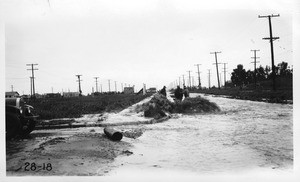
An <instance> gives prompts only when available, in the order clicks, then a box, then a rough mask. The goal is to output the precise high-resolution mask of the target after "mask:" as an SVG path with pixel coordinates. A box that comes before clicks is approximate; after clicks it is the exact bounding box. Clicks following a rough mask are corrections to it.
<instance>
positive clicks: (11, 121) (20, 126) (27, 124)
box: [5, 98, 38, 139]
mask: <svg viewBox="0 0 300 182" xmlns="http://www.w3.org/2000/svg"><path fill="white" fill-rule="evenodd" d="M5 116H6V121H5V125H6V126H5V131H6V139H11V138H14V137H16V136H17V135H19V136H27V135H29V134H30V133H31V132H32V131H33V130H34V128H35V125H36V118H37V117H38V116H37V115H36V114H35V113H34V108H33V107H32V106H30V105H27V104H25V102H24V100H23V99H22V98H6V99H5Z"/></svg>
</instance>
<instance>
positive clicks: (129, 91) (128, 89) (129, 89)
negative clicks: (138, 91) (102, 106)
mask: <svg viewBox="0 0 300 182" xmlns="http://www.w3.org/2000/svg"><path fill="white" fill-rule="evenodd" d="M124 94H134V87H124Z"/></svg>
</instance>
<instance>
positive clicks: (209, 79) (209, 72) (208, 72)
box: [208, 69, 210, 89]
mask: <svg viewBox="0 0 300 182" xmlns="http://www.w3.org/2000/svg"><path fill="white" fill-rule="evenodd" d="M208 89H210V69H208Z"/></svg>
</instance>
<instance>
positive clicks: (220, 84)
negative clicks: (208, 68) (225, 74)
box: [220, 73, 222, 87]
mask: <svg viewBox="0 0 300 182" xmlns="http://www.w3.org/2000/svg"><path fill="white" fill-rule="evenodd" d="M220 86H221V87H222V73H220Z"/></svg>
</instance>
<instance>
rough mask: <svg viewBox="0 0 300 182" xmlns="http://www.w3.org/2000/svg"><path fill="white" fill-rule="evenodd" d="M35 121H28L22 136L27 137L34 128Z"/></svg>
mask: <svg viewBox="0 0 300 182" xmlns="http://www.w3.org/2000/svg"><path fill="white" fill-rule="evenodd" d="M28 116H33V114H29V115H28ZM35 125H36V121H35V120H34V119H30V120H29V123H28V125H27V128H26V129H23V130H22V135H23V136H27V135H29V134H30V133H31V132H32V131H33V130H34V128H35Z"/></svg>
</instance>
